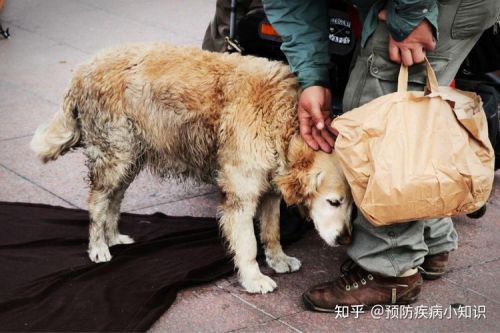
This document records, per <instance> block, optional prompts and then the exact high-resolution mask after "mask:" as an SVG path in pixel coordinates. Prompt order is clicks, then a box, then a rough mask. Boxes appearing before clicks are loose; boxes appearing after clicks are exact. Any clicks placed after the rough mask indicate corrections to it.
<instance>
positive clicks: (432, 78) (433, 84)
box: [425, 57, 439, 92]
mask: <svg viewBox="0 0 500 333" xmlns="http://www.w3.org/2000/svg"><path fill="white" fill-rule="evenodd" d="M425 65H426V67H427V80H426V81H425V86H426V88H427V89H429V90H430V91H431V92H437V91H438V87H439V83H438V80H437V78H436V73H434V70H433V69H432V65H431V63H430V62H429V59H427V57H425Z"/></svg>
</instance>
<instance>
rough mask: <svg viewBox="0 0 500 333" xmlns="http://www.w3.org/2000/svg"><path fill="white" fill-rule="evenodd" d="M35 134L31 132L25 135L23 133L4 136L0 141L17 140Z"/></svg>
mask: <svg viewBox="0 0 500 333" xmlns="http://www.w3.org/2000/svg"><path fill="white" fill-rule="evenodd" d="M33 134H34V133H29V134H24V135H21V136H13V137H10V138H4V139H0V142H5V141H13V140H17V139H25V138H28V137H31V136H33Z"/></svg>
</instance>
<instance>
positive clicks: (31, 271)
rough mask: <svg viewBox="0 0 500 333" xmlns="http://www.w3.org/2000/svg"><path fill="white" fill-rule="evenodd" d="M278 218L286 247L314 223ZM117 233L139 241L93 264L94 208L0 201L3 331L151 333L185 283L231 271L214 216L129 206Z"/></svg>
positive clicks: (288, 215) (285, 211)
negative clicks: (150, 211) (90, 254)
mask: <svg viewBox="0 0 500 333" xmlns="http://www.w3.org/2000/svg"><path fill="white" fill-rule="evenodd" d="M280 217H281V218H280V224H281V231H282V233H281V240H282V243H284V244H286V243H291V242H293V241H296V240H298V239H299V238H300V237H301V236H302V235H303V233H304V232H306V230H307V229H310V228H311V224H310V223H306V222H305V221H304V220H303V219H302V218H301V217H300V214H299V213H298V210H297V207H293V206H292V207H288V208H287V207H286V206H285V205H283V204H282V205H281V216H280ZM120 231H121V232H122V233H124V234H126V235H130V236H132V237H133V238H134V240H135V241H136V242H135V243H134V244H131V245H117V246H113V247H112V248H111V254H112V255H113V259H112V260H111V261H110V262H108V263H101V264H94V263H92V262H91V261H90V260H89V259H88V256H87V245H88V212H87V211H85V210H79V209H68V208H62V207H53V206H47V205H41V204H29V203H9V202H0V331H11V332H19V331H26V332H34V331H35V332H41V331H51V332H68V331H73V332H74V331H77V332H90V331H92V332H95V331H108V332H109V331H113V332H130V331H134V332H141V331H146V330H148V329H149V328H150V327H151V326H152V325H153V323H154V322H155V321H156V320H157V319H158V318H159V317H160V316H161V315H162V314H163V313H164V312H165V311H166V310H167V309H168V308H169V307H170V305H171V304H172V303H173V302H174V300H175V297H176V294H177V291H178V290H180V289H182V288H185V287H188V286H192V285H196V284H200V283H205V282H209V281H212V280H215V279H217V278H220V277H222V276H225V275H228V274H231V273H233V271H234V266H233V264H232V262H231V260H230V259H229V258H228V257H227V256H226V251H225V248H224V246H223V242H222V241H221V238H220V232H219V229H218V225H217V220H216V219H215V218H206V217H172V216H166V215H164V214H162V213H155V214H152V215H140V214H129V213H122V214H121V216H120ZM256 233H257V234H258V230H257V229H256ZM259 252H260V253H261V252H262V251H259Z"/></svg>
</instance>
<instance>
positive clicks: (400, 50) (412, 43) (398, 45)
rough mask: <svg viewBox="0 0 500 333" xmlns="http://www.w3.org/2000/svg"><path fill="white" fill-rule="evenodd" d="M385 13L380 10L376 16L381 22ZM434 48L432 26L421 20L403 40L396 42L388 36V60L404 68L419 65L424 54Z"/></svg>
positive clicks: (384, 18)
mask: <svg viewBox="0 0 500 333" xmlns="http://www.w3.org/2000/svg"><path fill="white" fill-rule="evenodd" d="M386 15H387V12H386V11H385V9H384V10H382V11H381V12H380V13H379V14H378V18H379V20H381V21H385V20H386ZM435 48H436V40H435V39H434V34H433V30H432V25H431V24H430V23H429V21H427V20H425V19H424V20H423V21H422V22H420V23H419V25H417V27H416V28H415V29H414V30H413V31H412V32H411V33H410V34H409V35H408V37H406V38H405V39H404V40H402V41H400V42H398V41H396V40H394V38H392V36H391V35H390V34H389V58H390V59H391V60H392V61H394V62H396V63H398V64H400V63H401V62H402V63H403V65H405V66H411V65H413V64H418V63H421V62H423V61H424V60H425V52H426V51H432V50H434V49H435Z"/></svg>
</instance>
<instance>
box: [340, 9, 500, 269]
mask: <svg viewBox="0 0 500 333" xmlns="http://www.w3.org/2000/svg"><path fill="white" fill-rule="evenodd" d="M478 6H479V5H478ZM480 6H481V8H470V7H467V11H468V15H467V16H463V15H462V14H461V13H463V11H464V10H465V9H466V7H464V6H463V5H461V3H460V2H459V1H455V2H450V3H446V4H443V3H441V4H440V8H439V10H440V12H439V13H440V14H439V22H438V24H439V36H440V38H439V41H438V43H437V47H436V49H435V50H434V51H433V52H429V53H428V54H427V57H428V59H429V61H430V62H431V64H432V65H433V68H434V70H435V72H436V75H437V78H438V81H439V83H440V84H441V85H448V84H449V83H450V82H451V80H452V79H453V78H454V77H455V75H456V72H457V71H458V69H459V67H460V65H461V63H462V62H463V60H464V59H465V57H466V56H467V54H468V53H469V51H470V50H471V49H472V47H473V46H474V44H475V43H476V41H477V40H478V39H479V37H480V36H481V33H482V31H483V29H485V28H487V27H488V26H489V25H490V24H492V23H493V22H494V21H493V20H491V22H485V21H484V18H485V17H494V15H491V11H493V12H498V10H499V9H498V7H499V6H498V4H496V5H495V4H494V1H493V0H485V1H484V3H482V4H481V5H480ZM484 11H486V12H488V16H484V14H483V12H484ZM387 46H388V30H387V27H386V25H385V23H380V24H379V25H378V28H377V30H376V32H375V34H374V35H373V36H372V37H371V39H370V40H369V42H368V44H367V45H366V47H365V48H363V49H362V50H361V51H360V54H359V57H358V58H357V60H356V63H355V66H354V68H353V71H352V73H351V77H350V79H349V82H348V85H347V88H346V93H345V95H344V111H348V110H351V109H353V108H355V107H357V106H360V105H363V104H365V103H367V102H369V101H371V100H373V99H375V98H377V97H379V96H382V95H385V94H389V93H392V92H394V91H396V87H397V77H398V73H399V68H400V65H398V64H396V63H393V62H391V61H390V60H389V56H388V52H387ZM409 81H410V84H409V88H408V89H409V90H410V89H411V90H422V89H423V84H424V83H425V68H424V66H423V65H415V66H413V67H412V68H411V69H410V77H409ZM360 92H361V93H360ZM424 230H425V233H424ZM401 231H404V232H403V233H402V232H401ZM353 233H354V238H353V243H352V245H351V246H350V248H349V249H348V254H349V255H350V256H351V258H352V259H353V260H354V261H355V262H357V263H358V264H359V265H361V266H362V267H363V268H365V269H367V270H369V271H372V272H377V273H380V274H382V275H385V276H398V274H401V273H403V272H405V270H408V269H410V268H414V267H416V266H419V265H421V264H422V263H423V261H424V257H425V256H426V255H427V254H428V253H429V254H431V255H434V254H439V253H442V252H449V251H451V250H454V249H456V247H457V234H456V231H455V230H454V228H453V223H452V221H451V219H450V218H445V219H436V220H429V221H426V222H423V221H419V222H413V223H407V224H406V226H401V225H395V226H387V227H383V228H374V227H371V226H370V225H369V222H368V221H366V219H365V218H364V217H363V216H362V215H361V214H360V215H359V216H358V218H357V219H356V221H354V229H353ZM358 233H359V235H357V234H358ZM389 234H394V235H397V236H396V237H390V236H388V235H389ZM424 234H425V236H426V237H424ZM408 243H411V244H408ZM426 243H427V244H426ZM427 248H428V250H427ZM424 249H425V250H424ZM379 262H380V263H381V264H379Z"/></svg>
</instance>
